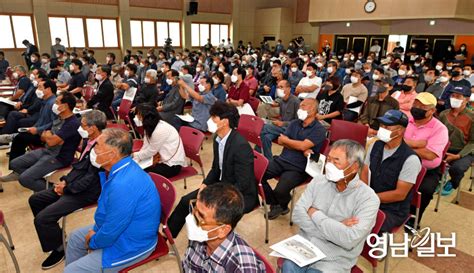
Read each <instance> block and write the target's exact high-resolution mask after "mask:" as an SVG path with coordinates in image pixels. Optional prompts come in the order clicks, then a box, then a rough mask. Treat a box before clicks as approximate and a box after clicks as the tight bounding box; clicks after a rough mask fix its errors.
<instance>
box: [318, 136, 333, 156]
mask: <svg viewBox="0 0 474 273" xmlns="http://www.w3.org/2000/svg"><path fill="white" fill-rule="evenodd" d="M329 142H330V141H329V138H325V139H324V141H323V146H321V149H320V150H319V153H320V154H323V155H327V154H328V153H329Z"/></svg>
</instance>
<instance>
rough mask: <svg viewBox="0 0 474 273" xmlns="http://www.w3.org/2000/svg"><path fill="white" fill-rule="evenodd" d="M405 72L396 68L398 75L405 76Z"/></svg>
mask: <svg viewBox="0 0 474 273" xmlns="http://www.w3.org/2000/svg"><path fill="white" fill-rule="evenodd" d="M406 74H407V72H406V71H405V70H401V69H398V75H400V76H405V75H406Z"/></svg>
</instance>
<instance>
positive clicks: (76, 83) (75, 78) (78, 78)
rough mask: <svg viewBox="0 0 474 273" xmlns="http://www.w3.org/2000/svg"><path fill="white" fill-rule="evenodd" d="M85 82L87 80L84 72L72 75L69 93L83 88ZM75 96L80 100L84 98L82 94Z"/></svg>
mask: <svg viewBox="0 0 474 273" xmlns="http://www.w3.org/2000/svg"><path fill="white" fill-rule="evenodd" d="M85 82H86V78H85V77H84V74H82V72H78V73H75V74H72V78H71V80H70V81H69V88H68V91H72V90H74V89H76V88H78V87H83V86H84V83H85ZM74 95H76V97H78V98H81V97H82V94H81V92H78V93H75V94H74Z"/></svg>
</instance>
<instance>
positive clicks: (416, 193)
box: [411, 166, 426, 207]
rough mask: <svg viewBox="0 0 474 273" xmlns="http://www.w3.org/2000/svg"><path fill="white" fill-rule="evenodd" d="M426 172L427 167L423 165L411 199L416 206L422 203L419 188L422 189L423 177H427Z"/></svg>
mask: <svg viewBox="0 0 474 273" xmlns="http://www.w3.org/2000/svg"><path fill="white" fill-rule="evenodd" d="M425 174H426V168H425V167H423V166H422V167H421V170H420V172H419V173H418V176H417V177H416V182H415V186H414V187H413V197H412V199H411V204H412V205H413V206H415V207H419V206H420V203H421V193H420V192H419V191H418V190H419V189H420V185H421V182H422V181H423V178H425Z"/></svg>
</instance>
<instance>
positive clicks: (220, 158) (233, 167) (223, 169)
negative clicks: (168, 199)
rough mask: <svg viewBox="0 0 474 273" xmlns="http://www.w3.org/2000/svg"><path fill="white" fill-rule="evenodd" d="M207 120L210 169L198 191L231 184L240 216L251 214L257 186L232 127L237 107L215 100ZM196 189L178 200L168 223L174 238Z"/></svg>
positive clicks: (248, 154)
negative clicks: (240, 200)
mask: <svg viewBox="0 0 474 273" xmlns="http://www.w3.org/2000/svg"><path fill="white" fill-rule="evenodd" d="M209 113H210V115H211V118H210V119H209V120H208V122H207V126H208V130H209V132H211V133H213V134H214V133H215V134H216V137H215V138H214V144H213V151H214V158H213V161H212V167H211V170H210V171H209V173H208V175H207V177H206V178H205V179H204V181H203V183H202V184H201V186H200V189H202V188H204V187H206V186H208V185H212V184H215V183H229V184H232V185H234V186H235V187H236V188H237V189H238V190H239V191H240V192H241V193H242V195H243V196H244V204H245V207H244V213H248V212H250V211H252V210H253V209H254V208H255V206H256V205H257V204H258V199H257V184H256V182H255V175H254V172H253V153H252V148H250V145H249V143H248V142H247V140H246V139H245V138H243V137H242V136H241V135H240V134H239V132H237V130H235V128H237V125H238V122H239V113H238V111H237V108H236V107H235V106H233V105H231V104H228V103H225V102H220V101H217V102H216V103H214V105H213V106H212V107H211V110H209ZM198 192H199V189H198V190H195V191H193V192H191V193H189V194H187V195H185V196H183V197H182V198H181V200H180V201H179V204H178V205H177V206H176V208H175V209H174V211H173V213H172V214H171V216H170V218H169V220H168V226H169V229H170V231H171V234H172V235H173V238H176V237H177V236H178V234H179V232H180V231H181V229H182V228H183V225H184V224H185V219H186V215H187V214H188V213H189V201H190V200H192V199H196V197H197V196H198Z"/></svg>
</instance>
